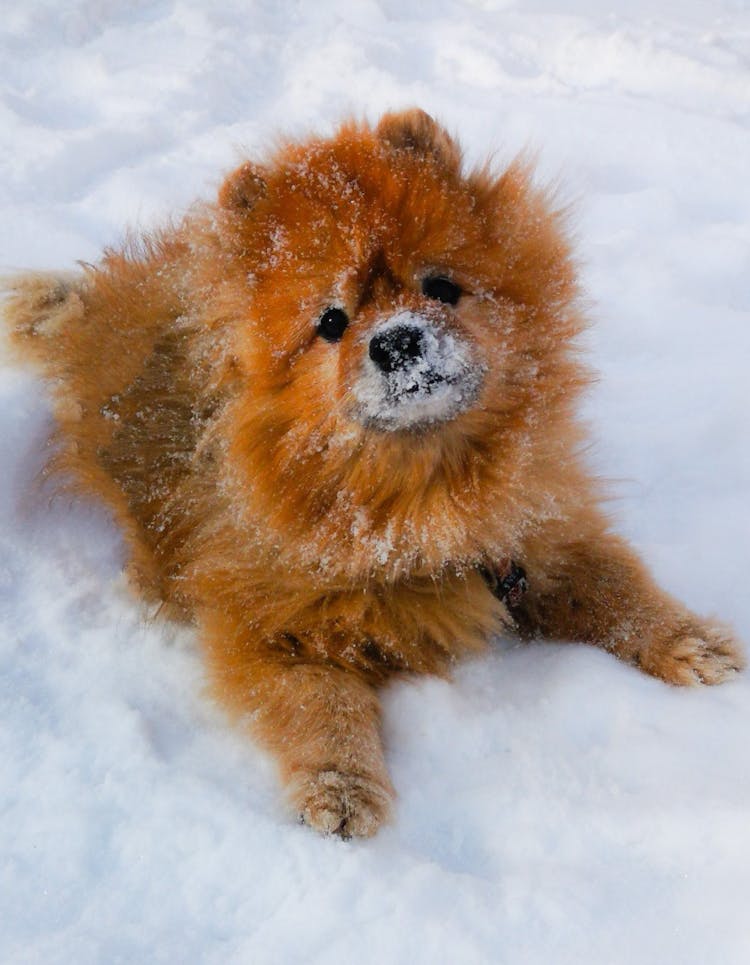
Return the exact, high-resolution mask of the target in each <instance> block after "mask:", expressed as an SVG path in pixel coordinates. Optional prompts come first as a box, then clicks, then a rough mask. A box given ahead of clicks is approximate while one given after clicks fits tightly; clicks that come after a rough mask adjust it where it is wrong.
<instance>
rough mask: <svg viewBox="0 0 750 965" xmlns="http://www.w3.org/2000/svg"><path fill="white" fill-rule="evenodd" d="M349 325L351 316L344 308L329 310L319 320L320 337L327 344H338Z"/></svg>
mask: <svg viewBox="0 0 750 965" xmlns="http://www.w3.org/2000/svg"><path fill="white" fill-rule="evenodd" d="M348 324H349V316H348V315H347V314H346V312H345V311H344V309H343V308H327V309H326V310H325V311H324V312H323V314H322V315H321V316H320V319H319V320H318V335H320V336H322V337H323V338H324V339H325V340H326V342H338V340H339V339H340V338H341V336H342V335H343V334H344V332H345V331H346V326H347V325H348Z"/></svg>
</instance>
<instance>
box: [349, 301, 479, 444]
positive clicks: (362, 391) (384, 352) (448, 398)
mask: <svg viewBox="0 0 750 965" xmlns="http://www.w3.org/2000/svg"><path fill="white" fill-rule="evenodd" d="M481 381H482V367H481V366H480V365H478V364H477V363H476V361H475V360H474V358H473V357H472V352H471V350H470V348H469V346H468V345H467V344H466V343H465V342H463V341H460V340H459V339H457V338H456V337H455V336H453V335H452V334H450V333H448V332H444V331H442V330H440V329H439V328H437V327H436V326H435V325H434V324H433V322H432V321H431V320H429V319H427V318H425V317H424V316H421V315H416V314H414V313H412V312H401V313H399V314H398V315H396V316H394V317H392V318H390V319H388V320H387V321H386V322H385V323H383V324H382V325H380V326H378V327H377V328H376V330H375V331H374V332H373V333H372V336H371V339H370V342H369V346H368V355H367V357H366V358H365V359H364V361H363V366H362V370H361V371H360V373H359V375H358V377H357V379H356V381H355V383H354V385H353V386H352V394H353V396H354V399H355V406H354V412H353V414H354V417H355V418H356V419H357V421H359V422H361V423H362V424H364V425H366V426H368V427H370V428H375V429H379V430H381V431H387V432H394V431H398V430H402V429H408V430H414V429H421V428H425V427H428V426H430V425H435V424H439V423H443V422H446V421H448V420H450V419H453V418H455V417H456V416H457V415H458V414H459V413H461V412H464V411H465V410H466V409H468V408H469V407H470V406H471V405H472V403H473V402H474V401H475V399H476V397H477V394H478V392H479V388H480V385H481Z"/></svg>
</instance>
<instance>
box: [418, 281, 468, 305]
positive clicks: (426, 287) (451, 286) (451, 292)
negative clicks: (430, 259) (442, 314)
mask: <svg viewBox="0 0 750 965" xmlns="http://www.w3.org/2000/svg"><path fill="white" fill-rule="evenodd" d="M422 294H423V295H426V296H427V297H428V298H434V299H435V300H436V301H438V302H445V304H446V305H455V304H456V303H457V302H458V300H459V298H460V297H461V289H460V287H459V286H458V285H457V284H456V283H455V282H453V281H451V280H450V278H446V277H445V275H430V277H429V278H425V279H424V280H423V281H422Z"/></svg>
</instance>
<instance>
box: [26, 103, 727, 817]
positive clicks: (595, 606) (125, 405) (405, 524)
mask: <svg viewBox="0 0 750 965" xmlns="http://www.w3.org/2000/svg"><path fill="white" fill-rule="evenodd" d="M428 275H439V276H443V277H449V278H450V279H452V280H453V282H455V283H457V284H458V285H459V286H460V288H461V290H462V294H461V297H460V299H459V301H458V303H457V304H456V305H455V306H453V305H448V304H443V303H434V302H429V303H428V300H427V298H426V296H425V295H424V294H423V293H422V288H421V281H422V279H424V277H425V276H428ZM331 305H335V306H338V307H339V308H341V310H343V311H345V312H346V313H347V315H348V317H349V319H350V320H351V322H350V325H349V327H348V329H347V330H346V332H345V333H344V335H343V337H342V338H341V340H340V341H339V342H338V343H337V344H331V343H329V342H328V341H326V340H325V339H323V338H321V337H320V336H319V335H317V334H316V320H317V319H318V318H319V317H320V316H321V314H322V313H323V312H325V311H326V309H327V308H328V307H329V306H331ZM399 313H401V314H400V315H399ZM409 313H411V315H409ZM396 316H398V317H407V316H408V317H414V316H418V317H419V318H420V319H424V320H426V324H427V323H428V324H429V325H434V327H435V331H439V332H449V333H450V334H451V338H454V339H455V340H456V343H457V344H459V343H460V344H461V345H464V346H468V348H467V351H470V352H471V354H472V358H474V359H475V360H477V361H478V366H479V369H481V380H480V387H479V389H478V390H477V395H476V398H475V399H473V401H472V402H471V404H468V402H465V401H464V402H462V403H461V405H462V408H461V409H460V411H458V412H457V413H453V414H451V416H450V417H445V418H440V419H437V420H433V421H429V420H428V421H426V422H425V423H424V424H415V425H413V426H411V425H410V426H408V427H406V428H395V429H384V428H383V427H382V426H373V425H371V424H368V423H367V421H363V419H362V418H360V417H359V416H358V415H357V410H356V394H357V386H358V385H359V381H358V380H360V379H361V378H362V375H361V373H362V372H363V366H365V365H366V364H367V363H366V357H367V351H368V340H369V339H370V337H371V334H372V332H373V331H374V330H375V329H376V327H377V326H378V325H381V324H382V321H383V319H388V318H394V317H396ZM7 317H8V320H9V324H10V328H11V332H12V338H13V342H14V344H15V345H16V347H17V348H18V350H19V351H20V353H21V354H23V355H24V356H26V357H29V358H32V359H34V360H35V361H36V362H37V363H38V364H39V365H40V366H41V368H42V371H43V372H44V374H45V375H46V376H47V378H48V379H49V380H50V384H51V386H52V391H53V395H54V399H55V406H56V416H57V421H58V425H59V430H58V449H57V455H56V457H55V461H54V467H53V468H54V469H55V470H56V471H59V472H60V473H61V474H62V475H63V477H64V478H65V479H66V480H68V481H69V483H70V484H71V485H73V486H74V487H76V488H77V489H78V490H80V491H82V492H85V493H93V494H96V495H98V496H100V497H101V498H102V499H104V500H105V501H106V502H107V503H108V504H109V505H110V507H111V508H112V510H113V511H114V513H115V515H116V517H117V519H118V521H119V522H120V524H121V525H122V527H123V530H124V531H125V534H126V536H127V539H128V542H129V546H130V551H131V556H132V560H131V572H132V573H133V576H134V579H135V581H136V582H137V584H138V585H139V587H140V588H141V590H142V591H143V592H144V593H145V594H146V595H147V596H148V597H149V598H151V599H155V600H161V601H163V602H164V603H165V604H167V605H168V606H169V607H170V608H171V611H172V612H173V613H175V614H181V615H183V616H188V617H190V618H192V619H194V620H195V621H196V622H197V624H198V626H199V627H200V632H201V636H202V639H203V641H204V645H205V650H206V654H207V659H208V663H209V666H210V670H211V673H212V679H213V680H214V683H215V690H216V693H217V695H218V696H219V698H220V699H221V700H222V701H223V702H224V703H225V705H227V706H228V707H229V708H231V709H233V710H234V711H235V712H237V713H239V714H247V715H249V716H250V718H251V719H252V722H253V725H254V728H255V733H256V734H257V735H258V737H259V739H260V740H261V741H262V742H263V743H264V744H265V745H266V746H267V747H268V748H269V749H270V750H271V751H272V752H273V753H274V754H275V755H276V756H277V758H278V760H279V763H280V768H281V773H282V777H283V778H284V780H285V782H286V784H287V789H288V793H289V797H290V799H291V801H292V803H293V805H294V806H295V807H296V808H297V810H298V812H299V813H300V814H301V815H302V816H303V817H304V819H305V820H306V821H307V822H308V823H310V824H311V825H313V826H315V827H317V828H319V829H321V830H323V831H334V832H338V833H341V834H361V835H367V834H371V833H373V832H374V831H375V830H376V829H377V827H378V825H379V824H380V823H381V822H382V820H384V819H385V817H386V816H387V814H388V811H389V806H390V801H391V796H392V788H391V786H390V782H389V779H388V775H387V772H386V769H385V765H384V761H383V752H382V748H381V746H380V739H379V734H378V730H379V709H378V701H377V691H376V688H377V687H378V686H379V685H381V684H382V683H383V682H385V681H386V680H387V679H388V678H389V677H391V676H392V675H393V674H394V673H398V672H420V673H446V672H447V671H448V669H449V668H450V666H451V664H452V663H453V662H454V661H455V660H456V659H457V658H459V657H461V656H462V655H464V654H466V653H470V652H476V651H480V650H481V649H482V648H483V647H484V646H485V644H486V641H487V640H488V638H490V637H491V635H492V634H493V633H495V632H497V631H498V630H501V629H503V628H506V629H510V628H512V627H514V626H516V627H517V628H518V629H519V630H520V631H521V632H523V633H525V634H530V635H533V634H543V635H546V636H551V637H561V638H571V639H578V640H586V641H590V642H592V643H595V644H599V645H601V646H604V647H606V648H607V649H610V650H611V651H613V652H614V653H615V654H617V655H618V656H620V657H622V658H624V659H626V660H629V661H631V662H633V663H636V664H638V665H640V666H641V667H642V668H643V669H644V670H646V671H647V672H649V673H652V674H655V675H657V676H660V677H662V678H663V679H665V680H667V681H670V682H672V683H679V684H684V683H695V682H699V681H702V682H705V683H714V682H718V681H719V680H721V679H723V678H724V677H725V676H726V675H727V674H728V673H729V672H730V671H731V670H732V669H735V668H738V667H739V666H740V665H741V662H742V658H741V655H740V652H739V649H738V647H737V645H736V644H735V643H734V641H733V640H732V638H731V636H730V635H729V634H728V633H726V632H724V631H721V630H719V629H717V628H714V627H712V626H711V625H710V624H706V623H705V622H704V621H701V620H700V619H699V618H697V617H695V616H693V615H692V614H690V613H689V612H688V611H687V610H686V609H685V608H684V607H683V606H682V605H681V604H680V603H678V602H677V601H675V600H673V599H672V598H670V597H668V596H667V595H666V594H665V593H663V592H662V591H661V590H659V588H658V587H656V586H655V584H654V583H653V581H652V579H651V577H650V576H649V574H648V573H647V571H646V570H645V568H644V567H643V565H642V564H641V563H640V562H639V561H638V559H637V558H636V557H635V555H634V553H633V552H632V550H630V549H629V547H628V546H627V545H626V544H625V543H624V542H623V541H622V540H621V539H619V538H618V537H616V536H614V535H612V534H611V533H610V532H609V529H608V524H607V521H606V519H605V517H604V516H603V514H602V511H601V509H600V494H599V492H598V489H597V486H596V483H595V482H594V481H592V480H591V479H590V478H589V476H588V474H587V472H586V470H585V467H584V465H583V463H582V461H581V459H580V457H579V452H578V450H579V445H580V442H581V432H580V430H579V428H578V427H577V425H576V423H575V421H574V409H575V403H576V400H577V396H578V394H579V392H580V390H581V389H582V388H583V387H584V386H585V384H586V381H587V374H586V372H585V371H584V370H583V369H582V367H581V364H580V362H579V359H578V357H577V353H576V347H575V336H576V335H577V334H578V333H579V332H580V330H581V328H582V326H583V318H582V315H581V311H580V306H579V303H578V289H577V281H576V275H575V271H574V267H573V264H572V261H571V257H570V252H569V247H568V243H567V241H566V239H565V235H564V231H563V226H562V224H561V216H560V215H559V214H558V213H556V212H555V211H553V210H552V209H551V206H550V202H549V199H548V198H547V197H546V196H545V194H544V193H543V192H540V191H539V190H537V189H536V188H534V187H533V186H532V184H531V180H530V173H529V171H528V169H527V167H526V166H525V165H524V164H522V163H515V164H513V165H511V166H510V167H509V168H508V169H507V170H506V171H505V172H503V173H502V174H500V175H495V174H493V173H492V171H491V170H489V169H488V168H483V169H480V170H476V171H470V172H465V171H464V170H463V169H462V164H461V155H460V151H459V149H458V147H457V145H456V143H455V142H454V141H453V139H452V138H450V137H449V135H448V134H447V133H446V132H445V131H444V130H443V129H442V128H440V127H439V126H438V125H437V124H435V122H434V121H433V120H432V119H431V118H429V117H428V116H427V115H426V114H424V113H422V112H420V111H410V112H406V113H403V114H391V115H387V116H386V117H385V118H383V120H382V121H381V122H380V124H379V125H378V126H377V127H375V128H372V127H370V126H367V125H364V124H356V123H348V124H345V125H344V126H342V127H341V129H340V130H339V131H338V132H337V134H336V135H335V136H334V137H332V138H330V139H311V140H309V141H307V142H304V143H289V144H286V145H285V146H283V147H282V148H281V149H280V150H279V151H278V152H277V153H276V154H275V155H274V156H273V157H271V158H270V160H268V162H267V163H265V164H261V165H256V164H250V163H246V164H243V165H242V166H241V167H240V168H238V169H237V171H235V172H234V173H233V174H232V175H230V176H229V178H227V180H226V181H225V183H224V184H223V186H222V188H221V191H220V193H219V199H218V202H217V203H216V204H213V205H205V206H203V207H200V208H196V209H195V210H194V211H193V212H191V213H190V214H189V216H188V217H187V218H186V219H185V220H184V221H183V222H182V223H181V224H179V225H176V226H172V227H169V228H167V229H166V230H164V231H163V232H161V233H157V234H154V235H152V236H150V237H148V238H145V239H142V240H139V241H133V242H131V243H130V244H128V245H126V246H125V247H124V248H123V249H122V250H121V251H114V252H107V253H106V254H105V255H104V257H103V259H102V261H101V263H100V264H98V265H97V266H85V267H84V268H83V269H82V271H81V272H80V273H79V274H77V275H74V276H68V277H51V276H39V275H29V276H25V277H22V278H20V279H18V280H17V281H16V282H15V284H14V286H13V291H12V293H11V297H10V299H9V301H8V304H7ZM451 344H453V343H451ZM479 369H478V370H479ZM509 558H512V559H514V560H517V561H519V562H520V563H521V564H522V565H523V566H524V567H525V569H526V570H527V572H528V576H529V584H530V589H529V592H528V594H527V595H526V597H525V599H524V601H523V602H522V604H521V605H520V606H519V607H518V608H514V609H513V612H512V613H510V612H508V610H507V609H506V607H505V606H504V605H503V604H502V603H501V602H500V601H499V600H498V599H497V598H496V597H495V596H493V594H492V593H491V592H490V590H489V589H488V588H487V585H486V584H485V581H484V579H483V578H482V575H481V572H480V568H481V567H482V566H485V565H487V564H490V565H494V564H498V563H499V562H500V561H503V560H508V559H509Z"/></svg>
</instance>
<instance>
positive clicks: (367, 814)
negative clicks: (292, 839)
mask: <svg viewBox="0 0 750 965" xmlns="http://www.w3.org/2000/svg"><path fill="white" fill-rule="evenodd" d="M288 790H289V795H290V797H291V800H292V804H293V805H294V807H295V808H296V809H297V811H298V813H299V816H300V821H302V823H303V824H307V825H309V826H310V827H311V828H314V829H315V830H316V831H320V832H321V833H322V834H337V835H339V836H340V837H342V838H351V837H358V838H369V837H372V835H373V834H375V832H376V831H377V830H378V828H379V827H380V825H381V824H382V823H383V822H384V821H386V820H387V819H388V816H389V815H390V811H391V804H392V802H393V794H392V791H391V789H390V786H384V785H383V784H381V783H379V782H378V781H376V780H373V779H372V778H369V777H366V776H364V775H361V774H348V773H344V772H342V771H336V770H324V771H316V772H306V773H301V774H300V773H298V774H297V775H295V777H294V778H293V780H292V782H291V784H290V786H289V789H288Z"/></svg>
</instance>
